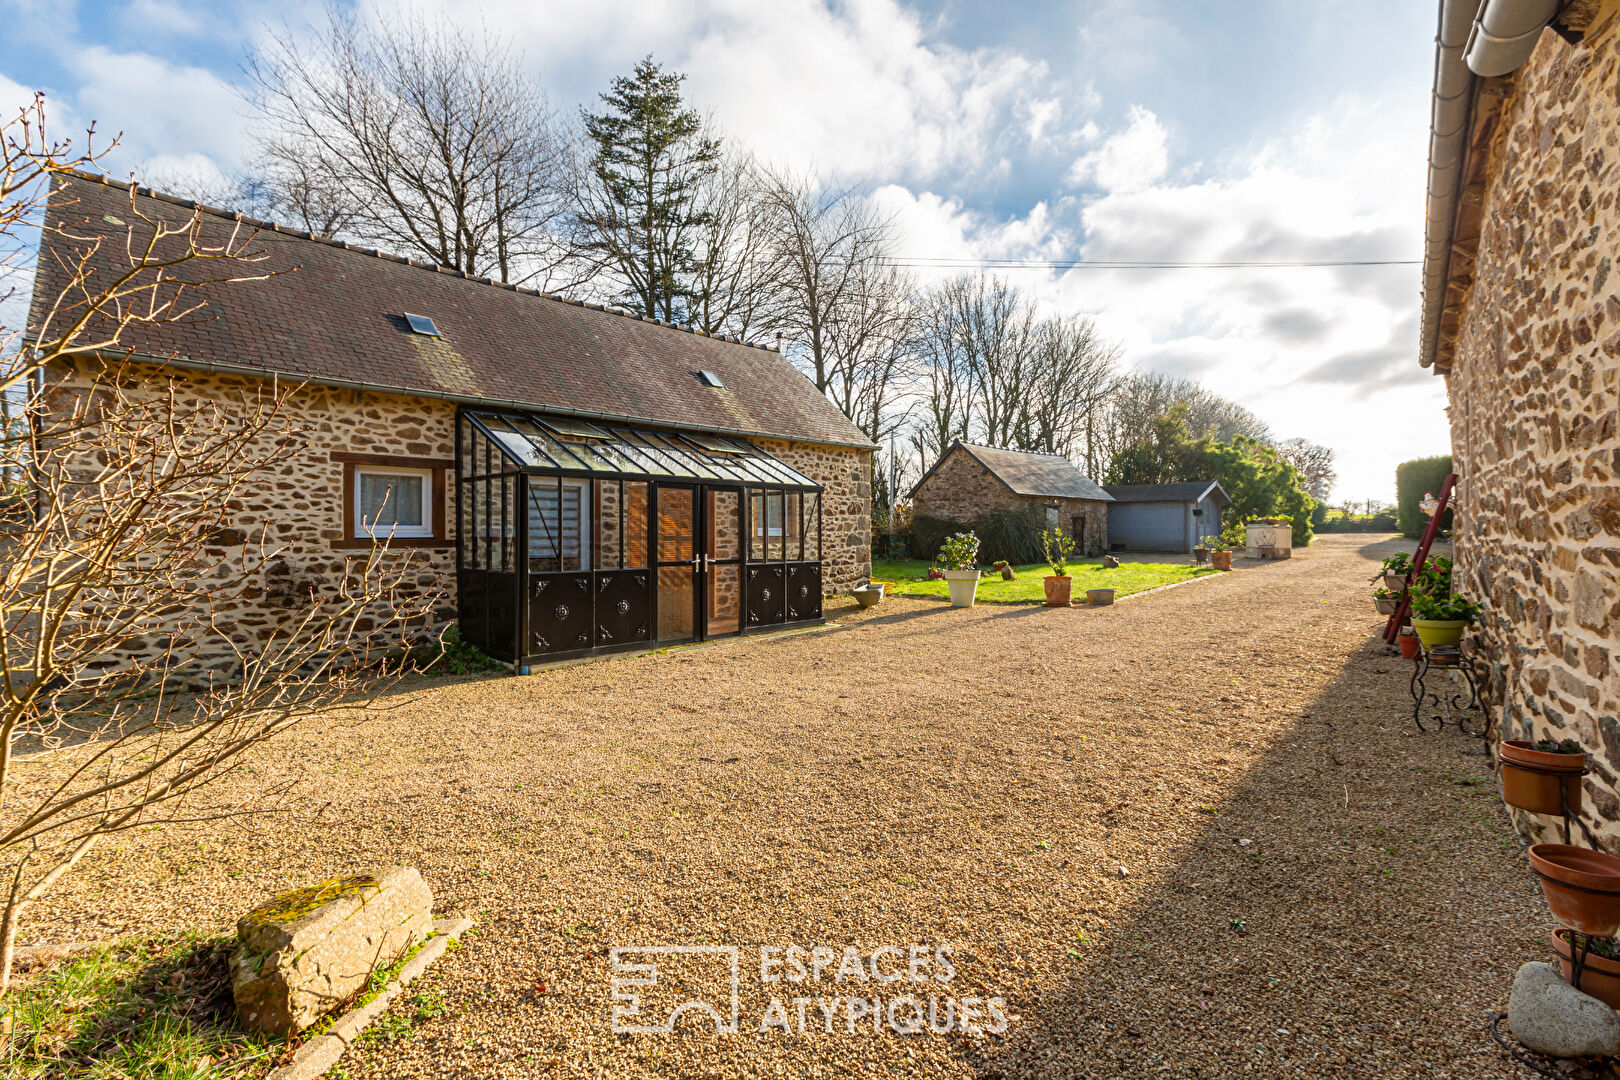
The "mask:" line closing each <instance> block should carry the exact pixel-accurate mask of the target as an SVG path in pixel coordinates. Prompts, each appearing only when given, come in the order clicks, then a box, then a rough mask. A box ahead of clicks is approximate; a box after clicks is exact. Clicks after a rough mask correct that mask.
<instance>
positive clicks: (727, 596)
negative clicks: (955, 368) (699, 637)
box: [709, 563, 742, 636]
mask: <svg viewBox="0 0 1620 1080" xmlns="http://www.w3.org/2000/svg"><path fill="white" fill-rule="evenodd" d="M740 629H742V567H741V566H739V565H737V564H736V563H726V564H724V565H722V566H715V567H711V568H710V570H709V634H710V636H713V635H715V634H735V633H736V632H737V631H738V630H740Z"/></svg>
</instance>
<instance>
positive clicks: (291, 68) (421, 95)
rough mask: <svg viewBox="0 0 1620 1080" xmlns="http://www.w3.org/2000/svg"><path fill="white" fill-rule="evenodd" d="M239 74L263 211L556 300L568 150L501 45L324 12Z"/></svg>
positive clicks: (432, 25)
mask: <svg viewBox="0 0 1620 1080" xmlns="http://www.w3.org/2000/svg"><path fill="white" fill-rule="evenodd" d="M248 71H249V75H250V77H251V83H250V91H249V101H250V103H251V104H252V105H253V107H254V108H255V110H256V111H257V113H258V118H259V124H260V131H259V138H260V160H259V162H258V168H257V170H256V173H255V180H254V182H253V183H254V185H255V187H256V189H257V190H258V191H259V193H260V196H261V197H262V198H263V199H264V200H265V202H266V203H267V204H268V205H270V206H271V207H276V208H281V209H283V210H286V211H289V212H290V213H291V215H292V216H293V217H294V218H295V219H296V220H298V221H299V222H300V223H301V224H304V225H306V226H308V227H309V228H310V231H312V232H336V233H343V234H345V235H348V236H352V237H353V238H354V239H357V240H360V241H363V242H366V243H371V244H376V245H380V246H383V247H387V248H390V249H391V250H395V251H398V252H400V253H402V254H412V255H416V256H418V257H421V258H424V259H427V260H430V261H432V262H435V263H437V264H439V265H441V266H450V267H454V268H456V269H458V270H463V271H465V272H467V273H469V274H477V275H480V276H489V277H494V278H498V279H499V280H500V281H503V282H514V283H519V284H523V283H538V284H540V285H541V286H542V287H555V286H556V284H557V283H558V275H559V274H562V273H563V272H564V271H563V267H565V266H566V265H567V264H568V261H569V255H570V252H569V250H568V248H567V245H566V244H565V243H564V242H563V241H562V239H561V233H562V231H563V226H564V219H565V216H566V214H567V213H568V210H569V199H568V167H567V166H568V160H567V147H566V144H565V142H564V141H563V139H562V138H561V137H560V136H559V135H558V133H557V127H556V124H555V121H554V118H553V116H552V113H551V110H550V108H549V107H548V106H547V104H546V99H545V96H544V94H543V93H542V92H541V90H540V88H539V87H538V86H537V85H536V84H535V83H534V82H533V81H532V80H530V79H529V78H528V77H527V76H526V75H525V74H524V72H523V70H522V67H521V65H520V63H519V62H518V60H517V58H516V57H515V56H514V55H513V54H512V52H511V51H510V48H509V47H508V46H507V45H506V44H504V43H503V42H501V41H499V40H496V39H494V38H492V37H491V36H490V35H488V34H487V33H486V34H484V35H482V36H480V37H473V36H470V35H468V34H466V33H464V32H462V31H461V30H459V29H457V28H456V27H455V26H454V25H452V24H451V23H450V22H449V21H448V20H446V19H444V18H443V17H440V18H438V19H429V18H428V17H427V16H425V15H421V14H415V15H401V16H399V17H397V18H394V17H391V18H390V19H389V21H388V22H387V23H381V22H378V21H376V20H374V19H373V20H370V21H366V20H363V19H362V17H360V16H357V15H355V14H352V13H350V12H348V11H345V10H342V9H339V8H338V7H336V6H332V7H329V8H328V9H327V15H326V25H325V26H324V27H323V28H322V29H321V30H320V31H319V32H309V33H305V34H303V35H298V34H295V33H294V32H293V30H292V29H291V28H285V27H284V28H283V29H282V30H281V31H280V32H278V33H275V34H272V35H270V36H269V37H268V38H267V39H266V40H265V42H264V43H263V45H262V46H261V47H260V49H259V50H258V52H257V53H256V54H255V55H254V56H253V57H252V59H251V61H250V63H249V67H248ZM283 216H285V215H283Z"/></svg>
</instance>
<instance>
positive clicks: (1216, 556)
mask: <svg viewBox="0 0 1620 1080" xmlns="http://www.w3.org/2000/svg"><path fill="white" fill-rule="evenodd" d="M1209 561H1210V562H1211V563H1213V564H1214V566H1215V569H1217V570H1230V569H1232V553H1231V552H1230V551H1212V552H1210V553H1209Z"/></svg>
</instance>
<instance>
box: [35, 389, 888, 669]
mask: <svg viewBox="0 0 1620 1080" xmlns="http://www.w3.org/2000/svg"><path fill="white" fill-rule="evenodd" d="M163 379H164V380H173V381H174V383H175V385H176V387H177V389H178V391H179V395H178V398H179V402H180V406H181V407H182V408H186V407H188V406H190V405H192V404H195V403H200V402H204V401H215V402H225V403H231V402H241V401H244V400H246V399H249V398H251V397H253V396H254V395H256V394H258V393H259V391H260V389H261V388H262V387H263V386H264V385H265V384H264V383H262V382H261V381H259V380H254V379H251V378H246V377H239V376H234V375H220V374H208V373H196V372H184V373H179V372H176V373H173V374H168V375H165V376H163ZM54 380H55V385H57V386H58V387H59V392H68V393H71V392H73V391H74V390H75V389H78V388H82V387H84V386H87V385H88V384H89V378H88V376H87V375H86V374H85V373H84V372H79V371H73V372H69V371H66V370H64V371H61V372H58V373H56V375H55V377H54ZM287 415H289V416H291V417H293V418H294V422H295V424H296V426H297V427H298V428H299V429H300V432H299V439H300V440H301V442H302V443H303V449H302V450H301V452H300V453H299V454H298V455H297V456H296V457H295V458H293V459H292V460H291V461H290V462H289V463H288V465H287V467H286V470H285V472H284V473H283V474H282V475H278V476H275V477H273V478H268V479H267V480H265V481H264V482H263V483H262V484H261V486H260V487H259V488H258V489H257V490H256V491H254V492H253V493H252V494H251V495H249V496H248V497H247V498H245V499H244V500H243V502H242V506H241V508H240V510H239V511H238V513H237V515H236V518H235V520H234V521H233V523H232V524H233V526H234V529H233V531H231V532H230V534H229V535H227V536H225V537H223V538H222V540H221V545H220V546H219V547H217V548H211V549H209V552H208V554H209V556H210V557H212V558H214V559H217V560H218V563H217V564H216V565H217V570H215V571H212V572H210V571H206V570H205V571H204V572H203V574H202V578H203V580H204V582H205V583H206V582H209V581H223V580H225V579H226V578H227V577H228V576H229V568H230V567H231V566H232V565H236V566H240V565H241V562H240V556H241V543H242V542H243V540H245V539H249V538H257V537H258V536H259V535H260V532H261V530H262V531H263V533H264V535H265V536H266V538H267V544H268V549H271V550H274V551H275V557H274V558H272V559H270V560H269V561H268V563H267V564H266V565H265V567H264V574H263V588H262V590H261V591H258V592H257V593H256V594H254V595H253V596H251V597H250V599H249V600H248V601H247V602H246V603H243V604H241V605H239V606H238V608H237V610H235V611H233V612H232V613H231V618H230V622H229V625H228V628H227V629H228V632H229V633H230V634H231V636H232V637H234V638H236V639H237V644H238V645H242V644H247V643H250V642H253V641H259V640H263V639H264V638H265V637H267V636H268V635H269V634H270V633H271V632H272V631H273V630H274V629H275V628H276V627H277V626H279V625H281V624H282V623H283V622H284V620H285V619H286V618H287V615H288V612H289V610H290V609H291V608H292V607H293V606H294V605H295V604H297V603H299V602H301V599H302V597H304V596H307V594H308V589H309V587H310V586H311V585H315V584H319V583H327V584H335V583H336V582H338V581H340V580H341V578H342V575H343V572H344V565H345V559H346V558H364V557H365V555H366V554H367V553H368V551H369V548H370V544H369V542H367V541H355V540H354V539H353V538H352V537H351V536H349V535H348V533H347V532H346V530H345V525H346V522H345V519H344V510H343V495H344V487H345V483H346V477H347V476H350V475H351V474H349V473H347V472H346V465H347V466H348V467H352V464H353V463H352V462H351V463H345V462H344V461H342V460H340V459H341V457H343V456H344V455H356V454H364V455H385V456H389V457H396V458H409V459H413V460H418V461H419V463H420V464H423V465H424V466H428V465H434V464H444V465H449V463H450V462H451V460H452V459H453V458H454V456H455V441H454V439H455V437H454V421H455V406H454V405H452V404H450V403H448V402H442V401H435V400H432V399H424V398H415V397H408V396H404V395H390V394H378V393H371V392H360V391H355V390H347V389H335V388H328V387H319V386H309V387H304V388H302V389H299V390H296V391H294V392H293V393H292V395H291V399H290V400H289V402H288V410H287ZM756 444H757V445H759V446H760V447H761V448H762V449H764V450H766V452H768V453H771V454H774V455H775V456H777V457H778V458H780V459H781V460H783V461H785V462H787V463H788V464H790V465H792V466H793V467H794V468H796V469H798V470H799V471H800V472H801V473H803V474H804V475H806V476H808V477H810V478H812V479H814V480H815V481H817V482H818V483H820V484H822V485H824V486H825V488H826V493H825V495H824V496H823V499H824V509H823V556H822V557H823V561H824V563H823V578H822V589H823V592H824V593H827V594H831V593H836V592H846V591H848V590H849V589H850V588H852V587H853V586H855V585H858V584H861V583H862V582H865V581H867V580H868V579H870V577H871V573H872V567H871V547H870V539H871V520H872V518H871V484H870V468H871V466H870V453H869V452H867V451H860V450H853V449H847V448H838V447H828V446H820V445H814V444H807V443H797V442H794V443H789V442H784V441H781V440H773V439H759V440H756ZM334 455H336V457H337V458H338V459H339V460H335V459H334ZM448 479H450V475H449V473H448V471H446V472H445V473H442V474H438V475H436V476H435V481H436V484H439V485H442V484H444V483H445V482H446V481H447V480H448ZM634 509H636V508H635V507H632V510H634ZM640 514H642V515H644V514H645V502H644V501H643V502H642V503H640ZM642 520H644V518H643V519H642ZM443 526H444V528H443V534H442V536H441V537H439V538H437V539H435V540H409V541H402V540H395V541H394V542H393V546H395V547H399V548H401V551H400V552H399V554H398V556H397V558H399V559H403V558H409V559H410V560H411V562H412V564H413V569H412V573H411V576H410V579H409V581H408V582H407V591H417V592H426V591H428V590H437V591H440V592H442V594H443V602H442V603H439V604H437V605H436V610H435V612H434V616H433V620H432V626H431V627H430V628H429V629H431V630H433V631H435V632H437V631H438V630H441V629H443V628H444V627H446V626H448V625H450V624H451V623H452V622H453V621H454V619H455V615H456V606H455V585H456V580H455V579H456V575H455V504H454V500H453V498H452V499H449V500H448V503H447V507H446V509H445V511H444V521H443ZM642 535H644V533H643V534H642ZM602 542H604V543H606V542H608V540H607V538H603V540H602ZM733 542H735V538H733ZM232 545H234V546H232ZM389 558H390V559H394V558H396V556H395V555H394V554H392V553H391V554H390V556H389ZM233 560H234V564H233ZM157 650H158V646H157V645H156V644H155V643H154V644H152V645H150V646H149V647H148V648H146V649H144V650H139V651H137V652H135V653H132V654H131V655H132V657H133V656H140V655H156V653H157ZM204 652H205V654H206V657H207V658H206V659H205V660H204V662H203V664H202V666H201V668H200V672H199V673H200V674H205V673H208V672H215V673H218V674H221V675H225V676H229V675H231V674H233V672H234V665H235V659H234V656H232V655H231V652H230V650H229V648H228V647H227V646H226V645H225V644H224V643H223V642H216V643H215V644H214V645H212V646H209V647H207V648H206V649H205V650H204Z"/></svg>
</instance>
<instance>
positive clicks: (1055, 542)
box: [1041, 529, 1074, 607]
mask: <svg viewBox="0 0 1620 1080" xmlns="http://www.w3.org/2000/svg"><path fill="white" fill-rule="evenodd" d="M1041 550H1042V551H1044V552H1045V553H1046V565H1047V566H1049V567H1051V569H1052V573H1051V575H1050V576H1049V577H1048V578H1047V579H1046V606H1047V607H1068V606H1069V599H1070V597H1071V595H1072V591H1071V590H1072V589H1073V588H1074V579H1073V578H1071V577H1069V556H1070V555H1073V554H1074V541H1073V540H1072V539H1070V538H1069V537H1067V536H1064V535H1063V533H1062V531H1061V530H1058V529H1042V530H1041Z"/></svg>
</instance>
